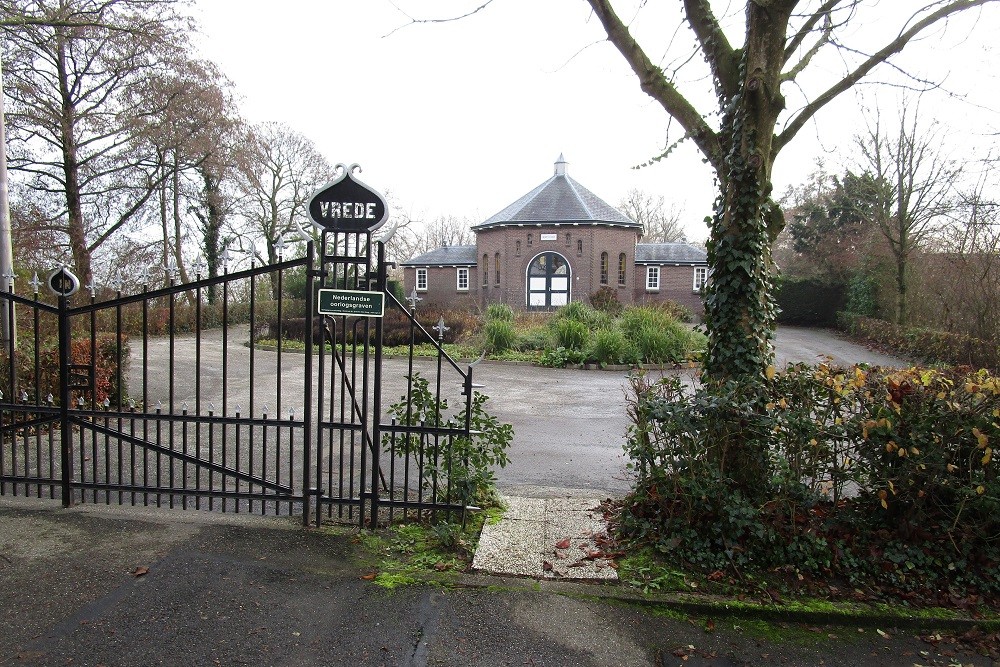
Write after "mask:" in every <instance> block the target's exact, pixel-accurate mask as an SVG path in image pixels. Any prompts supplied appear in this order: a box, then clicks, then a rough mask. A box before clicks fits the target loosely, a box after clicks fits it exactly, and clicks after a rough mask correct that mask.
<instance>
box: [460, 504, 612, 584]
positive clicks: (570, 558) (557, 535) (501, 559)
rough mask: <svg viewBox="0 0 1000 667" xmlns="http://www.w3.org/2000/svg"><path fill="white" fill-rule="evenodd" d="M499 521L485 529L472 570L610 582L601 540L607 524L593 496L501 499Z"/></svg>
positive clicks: (609, 571) (537, 577) (610, 563)
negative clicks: (503, 508) (502, 512)
mask: <svg viewBox="0 0 1000 667" xmlns="http://www.w3.org/2000/svg"><path fill="white" fill-rule="evenodd" d="M503 500H504V503H505V505H506V507H507V510H506V511H505V513H504V515H503V518H501V520H500V521H498V522H496V523H493V524H490V525H487V526H484V527H483V532H482V535H481V536H480V538H479V547H478V548H477V549H476V554H475V557H474V558H473V561H472V567H473V569H475V570H477V571H480V572H484V573H489V574H501V575H513V576H520V577H532V578H536V579H576V580H613V579H617V578H618V572H617V571H616V570H615V568H614V563H613V561H612V560H611V559H610V558H608V557H607V555H606V554H604V552H603V549H602V548H601V546H600V542H601V538H602V537H605V536H606V535H607V523H606V522H605V521H604V518H603V515H602V513H601V508H600V504H601V501H600V500H599V499H597V498H593V497H563V498H520V497H516V496H507V497H504V499H503Z"/></svg>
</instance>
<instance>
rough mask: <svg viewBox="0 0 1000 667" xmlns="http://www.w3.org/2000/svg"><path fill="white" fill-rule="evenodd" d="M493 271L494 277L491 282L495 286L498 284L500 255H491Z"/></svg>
mask: <svg viewBox="0 0 1000 667" xmlns="http://www.w3.org/2000/svg"><path fill="white" fill-rule="evenodd" d="M493 270H494V271H495V272H496V276H495V277H494V278H493V282H494V283H496V284H497V285H499V284H500V253H497V254H495V255H493Z"/></svg>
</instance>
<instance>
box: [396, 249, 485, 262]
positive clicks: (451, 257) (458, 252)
mask: <svg viewBox="0 0 1000 667" xmlns="http://www.w3.org/2000/svg"><path fill="white" fill-rule="evenodd" d="M401 265H402V266H475V265H476V246H474V245H451V246H445V247H443V248H435V249H434V250H431V251H430V252H425V253H424V254H422V255H417V256H416V257H412V258H410V259H408V260H406V261H405V262H401Z"/></svg>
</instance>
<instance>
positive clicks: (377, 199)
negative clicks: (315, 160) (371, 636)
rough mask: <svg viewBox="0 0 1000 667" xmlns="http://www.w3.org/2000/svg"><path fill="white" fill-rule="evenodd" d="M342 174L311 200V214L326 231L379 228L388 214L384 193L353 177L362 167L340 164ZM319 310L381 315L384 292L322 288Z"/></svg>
mask: <svg viewBox="0 0 1000 667" xmlns="http://www.w3.org/2000/svg"><path fill="white" fill-rule="evenodd" d="M337 170H338V171H339V172H340V175H339V177H338V178H336V179H335V180H333V181H331V182H330V183H328V184H326V185H325V186H323V187H322V188H320V189H319V190H318V191H317V192H316V193H315V194H314V195H313V196H312V198H311V199H310V200H309V207H308V210H309V217H310V218H311V219H312V221H313V224H314V225H316V226H317V227H319V228H321V229H322V230H323V231H325V232H354V233H365V232H371V231H374V230H375V229H378V228H379V227H380V226H381V225H382V224H383V223H384V222H385V220H386V218H388V217H389V215H388V214H389V207H388V206H387V205H386V203H385V199H384V198H383V197H382V195H381V194H379V193H378V192H376V191H375V190H373V189H371V188H370V187H368V186H367V185H365V184H364V183H362V182H361V181H359V180H357V179H355V178H354V172H356V171H360V167H358V165H356V164H352V165H351V166H350V167H348V166H346V165H343V164H338V165H337ZM318 296H319V298H318V299H317V307H316V310H317V312H319V314H320V315H353V316H356V317H382V315H383V313H384V312H385V295H384V294H382V293H381V292H370V291H366V290H337V289H321V290H319V293H318Z"/></svg>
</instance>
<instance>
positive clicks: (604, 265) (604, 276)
mask: <svg viewBox="0 0 1000 667" xmlns="http://www.w3.org/2000/svg"><path fill="white" fill-rule="evenodd" d="M601 284H602V285H607V284H608V253H606V252H602V253H601Z"/></svg>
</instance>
